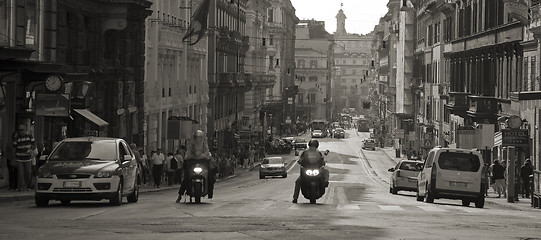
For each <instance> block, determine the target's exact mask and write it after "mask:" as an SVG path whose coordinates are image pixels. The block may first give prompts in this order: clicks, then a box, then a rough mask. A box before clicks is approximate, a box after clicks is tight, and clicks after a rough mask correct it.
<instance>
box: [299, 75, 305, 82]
mask: <svg viewBox="0 0 541 240" xmlns="http://www.w3.org/2000/svg"><path fill="white" fill-rule="evenodd" d="M297 80H299V81H300V82H301V83H302V82H304V81H306V77H305V76H298V77H297Z"/></svg>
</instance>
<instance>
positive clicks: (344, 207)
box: [336, 204, 361, 210]
mask: <svg viewBox="0 0 541 240" xmlns="http://www.w3.org/2000/svg"><path fill="white" fill-rule="evenodd" d="M336 209H338V210H361V207H359V205H356V204H338V205H337V206H336Z"/></svg>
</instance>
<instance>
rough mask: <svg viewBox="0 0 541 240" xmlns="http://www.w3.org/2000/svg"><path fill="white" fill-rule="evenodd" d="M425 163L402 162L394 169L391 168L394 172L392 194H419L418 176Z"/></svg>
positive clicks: (391, 183) (391, 182) (391, 184)
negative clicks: (400, 192) (409, 192)
mask: <svg viewBox="0 0 541 240" xmlns="http://www.w3.org/2000/svg"><path fill="white" fill-rule="evenodd" d="M422 166H423V162H420V161H412V160H401V161H400V162H398V164H396V166H395V167H394V168H390V169H389V172H392V173H393V174H392V175H391V181H390V183H389V184H390V188H389V191H390V192H391V193H392V194H397V193H398V191H411V192H417V176H418V175H419V172H420V171H421V168H422Z"/></svg>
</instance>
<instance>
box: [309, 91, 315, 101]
mask: <svg viewBox="0 0 541 240" xmlns="http://www.w3.org/2000/svg"><path fill="white" fill-rule="evenodd" d="M308 101H309V102H308V103H316V94H315V93H310V96H309V100H308Z"/></svg>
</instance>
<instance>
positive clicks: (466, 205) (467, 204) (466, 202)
mask: <svg viewBox="0 0 541 240" xmlns="http://www.w3.org/2000/svg"><path fill="white" fill-rule="evenodd" d="M462 206H464V207H469V206H470V201H468V200H466V199H462Z"/></svg>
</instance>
